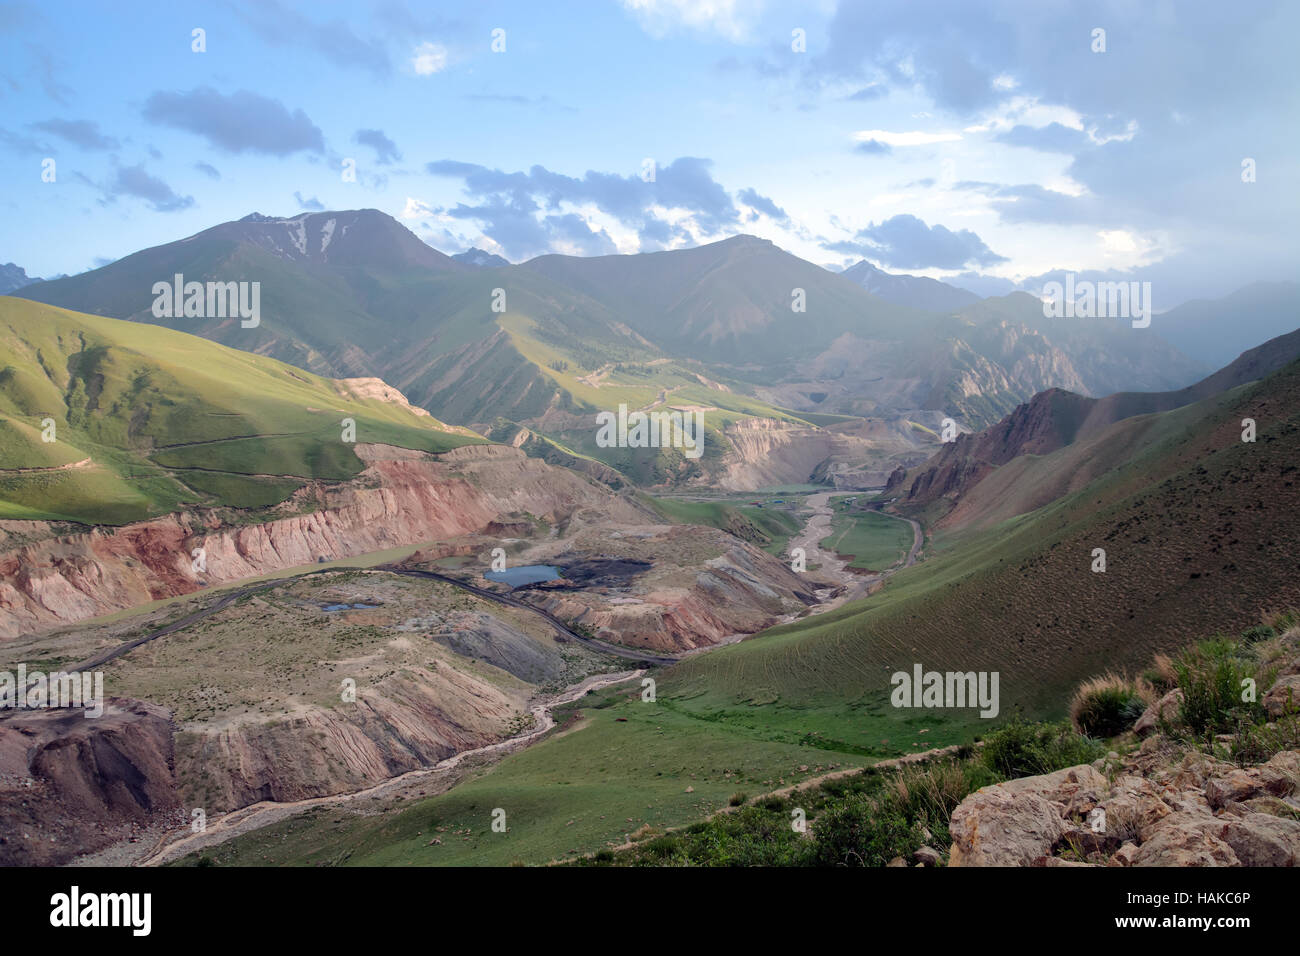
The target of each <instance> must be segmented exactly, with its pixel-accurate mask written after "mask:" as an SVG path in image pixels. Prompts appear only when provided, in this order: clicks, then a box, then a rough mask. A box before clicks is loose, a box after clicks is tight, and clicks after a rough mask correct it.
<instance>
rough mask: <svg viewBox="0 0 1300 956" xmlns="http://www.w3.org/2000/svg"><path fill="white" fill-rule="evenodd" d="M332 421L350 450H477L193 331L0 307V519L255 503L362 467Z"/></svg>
mask: <svg viewBox="0 0 1300 956" xmlns="http://www.w3.org/2000/svg"><path fill="white" fill-rule="evenodd" d="M344 418H351V419H353V420H354V421H355V423H356V441H358V442H381V443H387V444H394V445H400V446H402V447H407V448H417V449H421V450H424V451H429V452H441V451H446V450H448V449H450V448H454V447H456V446H458V445H463V444H466V443H469V442H476V441H481V440H482V439H479V438H478V437H477V436H474V435H472V434H470V433H467V432H463V431H461V430H457V429H449V428H448V427H447V426H445V425H443V424H442V423H441V422H438V421H437V420H436V419H433V418H430V417H428V416H423V415H416V414H415V413H414V412H412V411H411V410H410V409H409V408H407V407H404V406H402V405H401V404H398V403H394V402H386V401H383V400H380V399H377V398H366V397H362V396H361V395H360V394H359V392H358V390H357V387H355V386H350V385H349V384H348V383H346V382H337V381H332V380H330V379H325V378H321V377H319V376H316V375H312V374H310V373H307V372H303V371H300V370H299V369H296V368H293V367H292V366H289V365H285V364H283V363H281V362H278V361H275V360H272V359H268V358H264V357H262V356H258V355H252V354H249V353H247V352H241V351H237V350H235V349H230V348H225V347H223V346H220V345H215V344H213V343H211V342H208V341H206V340H204V339H200V338H197V337H195V336H192V335H186V334H184V333H181V332H175V331H171V330H169V329H162V328H158V327H156V326H152V325H144V324H138V323H132V322H124V321H120V320H117V319H109V318H104V317H102V316H91V315H82V314H78V313H74V312H68V311H66V310H63V309H58V308H54V307H52V306H46V305H41V304H39V303H35V302H29V301H26V300H22V299H15V298H9V297H0V433H2V434H3V435H4V436H5V438H6V439H7V440H6V441H5V442H4V444H3V452H2V453H0V516H3V517H9V518H18V517H24V518H47V519H55V520H57V519H66V520H74V521H80V522H85V523H102V524H122V523H125V522H129V521H135V520H140V519H143V518H146V517H149V516H152V515H157V514H161V513H165V512H168V511H172V510H175V509H176V508H179V507H185V506H192V505H208V506H220V505H229V506H233V507H244V508H250V507H261V506H265V505H268V504H272V503H275V502H276V501H281V500H283V499H284V498H286V497H288V495H289V494H291V493H292V492H293V490H294V489H295V488H297V487H299V486H300V485H301V484H302V483H303V480H304V479H311V478H319V479H327V480H342V479H346V478H349V477H352V476H353V475H356V474H357V473H359V472H360V471H361V470H362V468H363V467H364V465H363V463H362V462H361V460H360V459H359V458H357V456H356V454H355V452H354V450H353V446H352V445H351V444H349V443H347V442H344V441H343V440H342V438H343V425H342V421H343V419H344ZM50 419H52V420H53V422H54V436H55V438H56V439H57V440H56V441H54V442H51V443H47V442H45V441H43V440H42V429H43V428H44V426H43V425H42V423H43V422H45V421H46V420H50Z"/></svg>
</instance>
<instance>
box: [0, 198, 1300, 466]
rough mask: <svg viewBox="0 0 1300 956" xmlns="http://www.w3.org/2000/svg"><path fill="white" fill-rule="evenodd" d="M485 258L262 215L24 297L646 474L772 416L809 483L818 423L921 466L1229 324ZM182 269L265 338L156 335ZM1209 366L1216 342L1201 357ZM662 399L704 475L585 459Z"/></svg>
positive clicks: (1158, 362)
mask: <svg viewBox="0 0 1300 956" xmlns="http://www.w3.org/2000/svg"><path fill="white" fill-rule="evenodd" d="M481 252H482V251H481V250H471V251H470V252H467V253H461V254H460V255H459V256H447V255H444V254H443V253H441V252H438V251H437V250H436V249H433V248H431V247H430V246H429V245H427V244H426V243H424V242H423V241H421V240H420V239H418V238H417V237H416V236H415V235H414V234H412V233H411V232H410V231H409V230H407V229H406V228H405V227H403V226H402V225H401V224H400V223H398V222H397V221H396V220H394V219H392V218H391V217H389V216H387V215H385V214H383V213H381V212H378V211H376V210H352V211H342V212H319V213H304V214H302V215H299V216H295V217H291V218H281V217H273V216H263V215H259V214H252V215H249V216H246V217H244V218H243V219H240V220H237V221H234V222H228V223H223V224H220V225H217V226H214V227H213V228H211V229H207V230H205V231H203V232H200V233H198V234H196V235H194V236H189V237H186V238H184V239H180V240H178V241H176V242H172V243H167V244H165V245H162V246H157V247H154V248H151V249H145V250H142V251H140V252H137V253H135V254H133V255H129V256H126V257H124V258H122V259H120V260H118V261H116V262H113V263H111V264H109V265H107V266H104V267H103V268H100V269H95V270H92V271H90V272H86V273H82V274H80V275H77V276H71V277H66V278H62V279H58V280H54V281H50V282H43V283H39V284H36V285H30V286H27V287H25V288H22V289H19V290H17V294H19V295H21V296H24V297H28V298H32V299H36V300H39V301H43V302H48V303H50V304H55V305H59V306H62V307H65V308H69V309H74V310H79V311H88V312H92V313H97V314H102V315H110V316H114V317H119V318H126V319H130V320H132V321H136V322H146V323H153V324H160V325H165V326H167V327H170V328H173V329H176V330H178V331H185V332H190V333H193V334H197V335H201V336H203V337H206V338H210V339H213V340H214V341H217V342H221V343H223V344H226V345H230V346H232V347H234V348H238V349H242V350H245V351H253V352H257V353H259V354H263V355H267V356H270V357H273V358H277V359H280V360H281V361H285V362H289V363H290V364H293V365H297V366H299V367H300V368H304V369H306V370H309V371H312V372H315V373H317V374H320V375H327V376H331V377H342V378H350V377H376V378H381V379H383V380H384V381H385V382H387V383H389V384H391V385H393V386H394V387H395V388H397V389H399V390H401V391H402V392H403V393H404V394H405V395H407V397H408V398H409V399H410V400H411V401H412V402H413V403H415V404H417V405H420V406H422V407H424V408H425V409H427V410H428V411H430V412H431V413H433V414H434V415H435V416H437V417H439V418H441V419H443V420H445V421H449V422H452V423H455V424H465V425H474V426H475V427H477V428H478V430H479V431H480V432H483V433H487V431H489V430H490V429H493V428H496V427H498V425H499V423H500V422H502V421H505V422H511V423H515V424H516V425H518V426H522V427H525V428H528V429H530V430H531V431H532V432H534V433H537V434H540V435H543V436H546V437H547V438H549V439H551V440H553V441H556V442H559V443H560V444H561V445H563V446H565V447H567V448H570V449H572V450H574V451H577V452H579V453H581V454H584V455H589V456H592V457H595V458H599V459H601V460H603V461H605V463H606V464H611V465H614V466H615V467H618V468H620V469H627V470H630V471H631V472H633V473H635V474H637V475H638V476H639V477H644V476H646V475H658V476H659V478H660V479H662V480H666V481H690V480H705V478H706V477H708V476H712V477H716V476H717V475H718V474H720V473H722V472H729V473H731V474H733V479H734V480H735V481H738V482H740V483H741V485H743V484H744V482H745V481H747V480H749V479H744V478H739V477H735V475H736V474H738V472H737V469H738V468H740V469H741V470H743V468H744V467H745V466H744V462H743V461H742V460H740V459H743V457H744V456H743V454H740V459H738V458H737V454H738V451H737V449H738V448H739V447H740V444H741V443H740V442H738V441H737V440H735V438H734V436H733V437H728V432H729V431H731V432H734V430H735V429H736V427H737V423H738V419H740V418H748V419H751V420H753V419H759V420H766V421H769V422H771V423H772V424H773V426H775V427H776V429H777V432H776V433H774V434H777V433H779V437H780V441H779V444H781V445H782V446H783V447H787V450H790V449H793V450H791V451H790V454H789V455H788V456H787V457H788V461H787V463H786V464H784V465H779V466H777V467H776V469H775V471H774V472H772V473H768V474H765V475H764V476H763V479H764V480H766V479H773V480H802V479H805V478H806V477H807V476H808V475H809V474H811V473H812V472H813V471H815V470H816V469H817V468H818V467H819V466H823V471H824V470H825V467H824V466H825V463H826V462H827V461H828V460H829V459H834V458H836V457H837V456H838V455H841V453H843V452H845V451H846V450H845V449H842V448H841V449H839V451H837V452H832V451H830V450H828V446H827V437H826V435H825V433H824V429H825V428H826V427H830V426H831V425H832V424H833V422H831V421H829V420H822V419H818V418H817V416H826V415H832V416H851V417H859V418H868V419H872V420H877V421H878V422H879V426H877V427H879V428H883V429H885V431H887V432H888V433H889V434H890V435H891V436H892V437H891V438H890V439H889V440H888V441H886V442H884V443H883V444H878V445H876V446H875V447H874V448H868V447H867V446H865V445H862V444H861V441H860V440H859V443H858V447H856V448H855V449H854V450H853V452H852V454H854V455H858V454H859V453H865V454H866V457H867V458H868V459H871V460H872V461H873V462H874V464H871V465H870V468H874V469H876V470H877V471H878V472H879V473H882V474H887V473H888V472H889V471H891V470H892V469H893V468H894V467H896V466H897V465H898V464H900V463H908V464H911V463H915V461H916V460H917V458H916V454H917V452H919V451H922V450H923V449H924V448H925V446H926V443H927V442H929V441H930V440H931V439H930V438H927V437H926V432H925V431H924V430H923V429H924V428H930V429H934V428H936V427H937V425H938V422H939V420H940V419H941V418H943V417H947V416H951V417H953V418H955V419H956V420H957V421H958V422H959V423H961V425H962V426H963V427H965V428H972V429H973V428H980V427H983V426H985V425H989V424H992V423H993V422H996V421H997V420H998V419H999V418H1001V417H1002V416H1003V415H1005V414H1007V413H1008V412H1009V411H1011V410H1012V409H1013V408H1015V407H1016V406H1017V405H1019V404H1021V403H1022V402H1024V401H1026V400H1028V399H1029V398H1030V397H1032V396H1033V395H1034V394H1036V393H1038V392H1040V391H1043V390H1045V389H1050V388H1064V389H1068V390H1070V391H1074V392H1078V393H1080V394H1086V395H1105V394H1109V393H1112V392H1118V391H1129V390H1138V391H1168V390H1174V389H1177V388H1181V387H1184V386H1186V385H1188V384H1190V383H1191V382H1194V381H1195V380H1197V379H1198V378H1201V377H1202V376H1203V375H1204V374H1205V373H1206V372H1208V371H1209V370H1210V368H1209V366H1207V365H1206V364H1204V363H1202V362H1200V361H1197V360H1196V359H1194V358H1191V357H1188V356H1186V355H1184V354H1182V353H1181V352H1180V351H1179V350H1178V349H1177V348H1175V347H1174V346H1172V345H1170V344H1168V343H1167V342H1166V340H1165V338H1163V336H1164V335H1165V334H1171V335H1172V334H1174V331H1173V330H1175V329H1178V328H1181V329H1184V330H1185V331H1186V332H1187V335H1190V336H1191V338H1188V341H1196V339H1195V335H1196V334H1200V333H1196V332H1195V330H1196V329H1198V328H1203V327H1204V326H1205V324H1206V323H1207V322H1209V321H1210V319H1209V318H1201V319H1199V320H1197V319H1196V317H1197V316H1200V315H1204V316H1210V315H1212V314H1213V313H1214V310H1215V308H1219V309H1231V308H1232V305H1231V304H1225V305H1221V306H1218V307H1215V306H1213V305H1211V304H1197V305H1196V306H1195V308H1192V307H1190V306H1189V307H1186V309H1187V311H1186V315H1187V320H1186V322H1185V323H1183V324H1182V325H1176V324H1175V323H1174V322H1173V321H1172V320H1171V321H1170V322H1168V323H1166V322H1165V321H1164V318H1163V317H1160V318H1158V319H1157V320H1156V322H1154V323H1153V328H1151V329H1145V330H1133V329H1131V328H1130V327H1129V326H1128V324H1127V323H1126V322H1124V321H1121V320H1116V319H1092V320H1062V319H1048V318H1045V317H1044V316H1043V314H1042V312H1043V310H1042V307H1041V304H1040V303H1039V300H1038V299H1036V298H1035V297H1033V296H1029V295H1027V294H1024V293H1013V294H1011V295H1008V296H1002V297H993V298H988V299H982V300H981V299H978V297H976V296H974V295H973V294H972V293H968V292H965V291H964V290H960V289H956V288H954V287H952V286H948V285H946V284H944V283H939V282H936V281H935V280H931V279H926V278H921V277H915V276H901V275H899V276H895V275H889V274H887V273H884V272H882V271H880V270H878V269H876V268H875V267H873V266H871V265H870V264H869V263H867V262H865V261H864V262H861V263H859V264H858V265H857V266H854V267H853V268H852V269H850V270H848V271H847V272H845V273H843V274H839V275H837V274H834V273H831V272H829V271H827V270H825V269H823V268H821V267H819V266H815V265H813V264H811V263H808V262H805V261H803V260H801V259H799V258H797V257H795V256H792V255H790V254H789V253H786V252H783V251H782V250H780V249H779V248H777V247H776V246H774V245H773V244H772V243H770V242H768V241H766V240H761V239H755V238H753V237H748V236H737V237H734V238H732V239H727V240H724V241H721V242H715V243H710V244H707V245H704V246H699V247H696V248H690V249H681V250H674V251H669V252H658V253H645V254H638V255H615V256H597V257H573V256H559V255H546V256H541V257H538V258H535V259H532V260H529V261H528V262H525V263H522V264H519V265H510V264H508V263H504V260H502V261H497V260H496V259H494V258H492V257H491V256H488V255H487V254H480V253H481ZM498 258H499V257H498ZM176 274H182V275H183V276H184V278H185V281H200V282H205V281H209V280H215V281H259V282H260V283H261V296H262V299H261V301H262V320H261V323H260V325H259V326H258V327H256V328H244V327H242V326H241V323H240V322H239V321H237V320H231V319H228V318H227V319H221V318H161V319H160V318H155V317H154V316H153V315H152V314H151V311H150V310H151V306H152V303H153V300H154V295H153V293H152V287H153V284H154V283H155V282H158V281H170V280H171V279H172V277H173V276H174V275H176ZM497 290H500V292H498V291H497ZM1241 295H1245V296H1254V297H1255V298H1254V299H1251V300H1249V301H1250V302H1251V303H1252V304H1254V303H1256V302H1257V301H1262V302H1263V303H1264V305H1263V306H1261V307H1260V308H1258V309H1256V310H1255V311H1254V312H1253V313H1252V315H1253V318H1252V320H1251V322H1250V323H1246V324H1245V326H1244V329H1242V330H1240V331H1239V337H1243V338H1244V337H1249V336H1250V335H1251V334H1254V333H1255V332H1262V331H1263V330H1265V329H1268V328H1270V327H1274V326H1276V325H1278V324H1281V323H1284V322H1285V321H1286V309H1287V306H1288V303H1290V302H1292V301H1293V300H1294V299H1296V298H1297V295H1296V289H1295V288H1293V287H1291V286H1289V285H1288V284H1285V283H1280V284H1273V285H1272V286H1267V287H1263V288H1262V289H1256V290H1255V291H1253V292H1246V291H1243V293H1241ZM1166 328H1168V330H1169V331H1168V333H1166ZM1184 337H1185V338H1187V336H1184ZM1204 338H1205V335H1204V334H1202V339H1204ZM1251 344H1257V343H1251ZM1213 353H1214V349H1213V348H1212V347H1210V346H1209V345H1208V344H1205V345H1204V346H1203V347H1201V348H1199V351H1198V354H1200V355H1204V356H1211V355H1212V354H1213ZM657 401H659V402H666V403H667V405H668V406H670V407H671V406H677V407H683V406H685V405H691V406H703V407H706V408H714V409H716V410H717V414H716V415H715V416H714V419H715V420H714V421H713V422H712V423H711V426H710V427H713V428H716V429H717V430H718V431H717V434H716V436H715V437H716V438H717V439H718V441H717V442H716V447H714V448H713V449H712V452H711V453H710V454H707V455H706V457H705V459H704V460H702V461H701V462H698V463H684V462H678V463H676V464H673V463H671V462H665V461H662V460H661V459H662V457H663V456H662V455H647V454H631V455H629V454H628V453H627V452H628V450H626V449H622V450H617V451H610V450H607V449H601V448H598V447H596V446H595V445H594V444H593V443H592V441H591V436H590V432H591V428H590V416H591V415H592V413H594V412H595V411H598V410H601V409H607V408H617V407H618V406H619V405H620V404H623V403H627V404H628V405H629V407H631V408H643V407H648V406H650V405H652V404H653V403H655V402H657ZM802 416H812V417H811V418H805V417H802ZM909 423H916V424H918V425H920V426H922V430H917V429H916V428H914V426H913V424H909ZM864 437H865V436H864ZM844 440H847V439H844ZM841 443H842V441H841ZM763 444H764V447H763V448H762V449H759V450H760V451H762V452H764V453H768V452H771V451H772V448H773V447H774V446H772V445H771V444H770V443H766V442H765V443H763ZM828 456H829V459H828ZM777 457H780V456H777ZM870 468H869V469H868V470H870ZM752 477H753V480H759V476H757V474H754V475H753V476H752Z"/></svg>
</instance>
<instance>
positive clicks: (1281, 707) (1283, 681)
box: [1260, 674, 1300, 720]
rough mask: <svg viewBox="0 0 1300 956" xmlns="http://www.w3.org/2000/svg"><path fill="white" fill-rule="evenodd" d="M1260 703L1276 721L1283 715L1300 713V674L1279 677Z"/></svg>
mask: <svg viewBox="0 0 1300 956" xmlns="http://www.w3.org/2000/svg"><path fill="white" fill-rule="evenodd" d="M1260 703H1262V704H1263V705H1264V710H1266V711H1267V712H1268V716H1269V717H1270V718H1272V719H1274V720H1276V719H1277V718H1279V717H1281V716H1282V715H1283V714H1287V713H1297V712H1300V674H1286V675H1283V676H1282V677H1279V678H1278V679H1277V680H1275V681H1274V682H1273V686H1272V687H1270V688H1269V689H1268V693H1266V694H1265V695H1264V699H1263V700H1262V701H1260Z"/></svg>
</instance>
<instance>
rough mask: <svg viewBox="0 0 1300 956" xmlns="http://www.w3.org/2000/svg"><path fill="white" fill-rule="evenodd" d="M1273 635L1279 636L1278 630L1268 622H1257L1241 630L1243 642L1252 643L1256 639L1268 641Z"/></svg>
mask: <svg viewBox="0 0 1300 956" xmlns="http://www.w3.org/2000/svg"><path fill="white" fill-rule="evenodd" d="M1271 637H1277V631H1275V630H1273V628H1271V627H1269V626H1268V625H1267V624H1256V625H1255V626H1254V627H1248V628H1246V630H1244V631H1242V632H1241V643H1243V644H1246V645H1250V644H1254V643H1255V642H1256V641H1266V640H1268V639H1269V638H1271Z"/></svg>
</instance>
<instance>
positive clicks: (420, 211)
mask: <svg viewBox="0 0 1300 956" xmlns="http://www.w3.org/2000/svg"><path fill="white" fill-rule="evenodd" d="M433 216H434V211H433V207H432V206H430V205H429V204H428V203H427V202H425V201H424V200H423V199H414V198H412V197H411V196H407V197H406V206H405V208H403V209H402V218H403V219H430V218H432V217H433Z"/></svg>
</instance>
